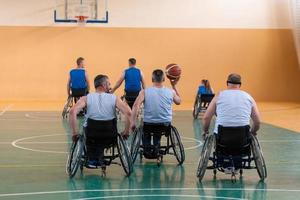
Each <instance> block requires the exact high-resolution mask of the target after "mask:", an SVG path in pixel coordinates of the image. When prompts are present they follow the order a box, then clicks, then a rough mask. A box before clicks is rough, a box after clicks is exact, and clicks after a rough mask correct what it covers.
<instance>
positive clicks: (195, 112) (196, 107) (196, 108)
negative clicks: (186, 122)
mask: <svg viewBox="0 0 300 200" xmlns="http://www.w3.org/2000/svg"><path fill="white" fill-rule="evenodd" d="M199 112H200V99H199V97H197V99H196V102H195V104H194V110H193V117H194V119H197V118H198V115H199Z"/></svg>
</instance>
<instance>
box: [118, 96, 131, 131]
mask: <svg viewBox="0 0 300 200" xmlns="http://www.w3.org/2000/svg"><path fill="white" fill-rule="evenodd" d="M116 107H117V108H118V109H119V110H120V111H121V113H122V114H123V115H124V116H125V129H124V132H123V135H124V136H125V137H127V136H128V135H129V130H130V126H131V110H130V108H129V106H128V105H127V104H126V103H124V102H123V101H122V100H121V99H120V98H119V97H117V100H116Z"/></svg>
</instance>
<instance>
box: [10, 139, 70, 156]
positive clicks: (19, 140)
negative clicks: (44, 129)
mask: <svg viewBox="0 0 300 200" xmlns="http://www.w3.org/2000/svg"><path fill="white" fill-rule="evenodd" d="M58 135H65V136H67V135H66V134H52V135H38V136H32V137H25V138H20V139H17V140H15V141H13V142H12V143H11V145H12V146H14V147H16V148H18V149H23V150H28V151H34V152H40V153H59V154H67V153H68V152H64V151H48V150H37V149H31V148H26V147H22V146H19V145H17V143H19V142H21V141H23V140H28V139H34V138H41V137H51V136H58Z"/></svg>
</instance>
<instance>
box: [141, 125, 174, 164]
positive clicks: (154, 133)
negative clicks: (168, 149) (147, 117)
mask: <svg viewBox="0 0 300 200" xmlns="http://www.w3.org/2000/svg"><path fill="white" fill-rule="evenodd" d="M143 132H144V137H149V139H150V141H151V140H152V138H153V140H154V137H156V138H159V140H160V138H161V136H163V135H164V136H166V137H167V136H169V134H170V132H171V123H147V122H144V126H143ZM143 148H144V151H143V155H144V157H145V158H147V159H157V158H159V157H161V155H163V154H164V151H163V150H162V151H161V150H160V148H161V146H160V145H159V146H155V145H153V144H151V142H150V144H149V145H145V144H143Z"/></svg>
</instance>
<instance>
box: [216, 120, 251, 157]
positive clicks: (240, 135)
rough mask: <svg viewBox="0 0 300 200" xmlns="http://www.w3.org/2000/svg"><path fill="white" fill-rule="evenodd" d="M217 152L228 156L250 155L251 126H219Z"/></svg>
mask: <svg viewBox="0 0 300 200" xmlns="http://www.w3.org/2000/svg"><path fill="white" fill-rule="evenodd" d="M216 152H217V154H223V155H226V156H239V155H240V156H242V155H247V154H249V153H250V126H249V125H247V126H238V127H224V126H221V125H219V127H218V134H217V135H216Z"/></svg>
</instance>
